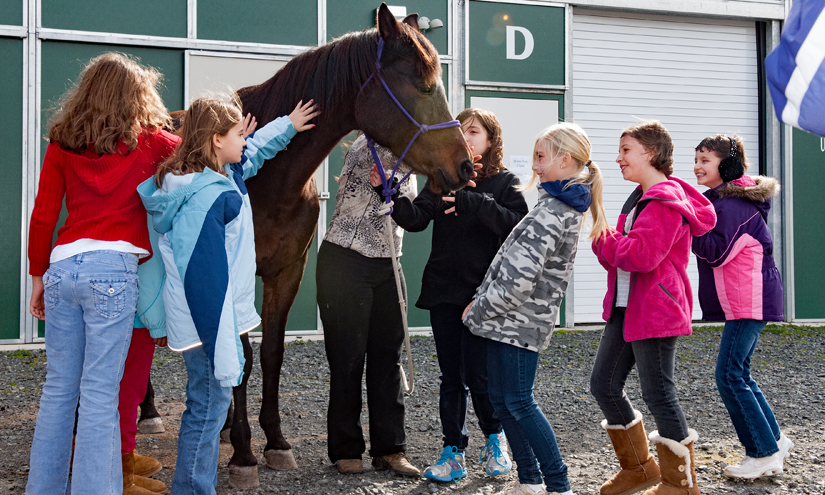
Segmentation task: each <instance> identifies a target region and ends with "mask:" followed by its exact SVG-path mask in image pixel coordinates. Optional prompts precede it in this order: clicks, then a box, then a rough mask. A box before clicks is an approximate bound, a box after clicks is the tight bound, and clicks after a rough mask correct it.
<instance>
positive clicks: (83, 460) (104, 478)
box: [26, 251, 138, 495]
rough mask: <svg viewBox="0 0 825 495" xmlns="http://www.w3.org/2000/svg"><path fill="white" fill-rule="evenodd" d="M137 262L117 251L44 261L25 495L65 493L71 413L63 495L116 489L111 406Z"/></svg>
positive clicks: (119, 484) (115, 422)
mask: <svg viewBox="0 0 825 495" xmlns="http://www.w3.org/2000/svg"><path fill="white" fill-rule="evenodd" d="M137 261H138V259H137V256H135V255H132V254H127V253H122V252H119V251H90V252H86V253H81V254H78V255H75V256H72V257H70V258H67V259H64V260H61V261H57V262H55V263H52V264H51V266H50V267H49V269H48V271H46V273H45V274H44V276H43V285H44V287H45V294H44V302H45V305H46V358H47V363H46V382H45V383H44V384H43V393H42V395H41V397H40V410H39V412H38V414H37V425H36V427H35V431H34V438H33V440H32V448H31V462H30V469H29V480H28V484H27V486H26V493H28V494H32V495H35V494H36V495H40V494H49V495H51V494H61V495H62V494H65V493H69V461H70V459H71V457H72V431H73V426H74V423H75V410H77V414H78V417H77V438H76V442H75V448H74V463H73V464H72V468H71V469H72V478H71V493H72V494H74V495H83V494H94V495H108V494H116V493H117V494H119V493H121V492H122V490H123V475H122V470H121V463H120V462H117V461H118V460H119V459H120V455H119V454H120V427H119V416H118V412H117V406H118V391H119V388H120V379H121V376H122V375H123V363H124V361H125V360H126V353H127V351H128V349H129V342H130V340H131V337H132V327H133V323H134V321H135V307H136V304H137V297H138V278H137ZM78 400H79V404H80V406H79V407H78Z"/></svg>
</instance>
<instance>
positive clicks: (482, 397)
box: [430, 304, 501, 451]
mask: <svg viewBox="0 0 825 495" xmlns="http://www.w3.org/2000/svg"><path fill="white" fill-rule="evenodd" d="M463 311H464V307H463V306H457V305H455V304H438V305H436V306H434V307H433V308H431V309H430V322H431V324H432V326H433V338H434V339H435V351H436V353H437V354H438V366H439V368H440V369H441V393H440V394H439V397H438V407H439V412H440V414H441V431H442V432H443V433H444V446H445V447H446V446H448V445H454V446H456V447H458V449H459V450H462V451H463V450H464V449H466V448H467V440H468V436H467V399H468V395H469V394H470V393H472V397H473V409H474V410H475V413H476V416H478V425H479V427H480V428H481V431H482V432H483V433H484V437H485V438H487V437H489V436H490V435H492V434H495V433H500V432H501V421H499V420H498V416H496V412H495V410H494V409H493V405H492V404H490V396H489V394H488V392H487V339H485V338H483V337H478V336H476V335H473V334H472V333H470V330H468V329H467V327H466V326H464V323H462V321H461V313H462V312H463Z"/></svg>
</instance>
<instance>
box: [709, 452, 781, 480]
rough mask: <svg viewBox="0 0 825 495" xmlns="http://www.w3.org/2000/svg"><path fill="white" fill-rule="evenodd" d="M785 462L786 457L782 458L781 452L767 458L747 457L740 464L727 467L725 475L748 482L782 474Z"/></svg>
mask: <svg viewBox="0 0 825 495" xmlns="http://www.w3.org/2000/svg"><path fill="white" fill-rule="evenodd" d="M783 460H784V457H782V455H781V451H780V452H777V453H775V454H773V455H769V456H767V457H759V458H754V457H750V456H745V457H743V458H742V460H741V461H739V464H734V465H732V466H728V467H726V468H725V470H724V471H723V474H724V475H725V476H727V477H728V478H744V479H748V480H752V479H756V478H759V477H762V476H772V475H774V474H781V473H782V465H783V462H782V461H783Z"/></svg>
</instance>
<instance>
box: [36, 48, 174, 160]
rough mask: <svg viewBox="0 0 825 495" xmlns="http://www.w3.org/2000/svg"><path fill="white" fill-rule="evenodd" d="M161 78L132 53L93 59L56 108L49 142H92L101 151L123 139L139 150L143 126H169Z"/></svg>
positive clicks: (74, 146)
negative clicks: (160, 90) (161, 88)
mask: <svg viewBox="0 0 825 495" xmlns="http://www.w3.org/2000/svg"><path fill="white" fill-rule="evenodd" d="M162 78H163V75H162V74H161V73H160V72H159V71H158V70H157V69H154V68H152V67H146V66H143V65H140V63H139V61H138V59H137V58H133V57H131V56H129V55H125V54H122V53H115V52H109V53H104V54H103V55H99V56H97V57H95V58H93V59H92V60H91V61H90V62H89V64H88V65H87V66H86V68H84V69H83V72H81V74H80V80H79V82H78V83H76V84H75V86H74V87H73V88H72V89H70V90H69V91H67V92H66V93H65V94H64V95H63V96H62V97H61V98H60V100H59V102H58V103H57V105H56V106H55V107H54V109H53V112H54V113H53V114H52V116H51V118H50V119H49V140H50V141H53V142H55V143H57V144H59V145H60V146H61V147H63V148H66V149H70V150H84V149H88V148H89V147H90V146H92V147H93V148H94V151H95V152H96V153H100V154H108V153H115V152H116V151H117V147H118V145H119V144H120V143H122V142H125V143H127V144H128V146H129V150H133V149H135V148H137V146H138V137H139V136H140V134H141V133H142V132H143V129H144V128H149V129H160V128H162V127H163V126H165V125H168V124H169V113H168V112H167V110H166V106H164V104H163V101H162V100H161V99H160V95H159V94H158V85H159V84H160V81H161V79H162Z"/></svg>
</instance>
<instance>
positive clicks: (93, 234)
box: [29, 130, 180, 276]
mask: <svg viewBox="0 0 825 495" xmlns="http://www.w3.org/2000/svg"><path fill="white" fill-rule="evenodd" d="M179 142H180V138H178V137H177V136H175V135H173V134H170V133H168V132H166V131H158V132H157V133H153V132H152V131H149V130H146V131H144V132H143V134H141V136H140V138H139V139H138V147H137V148H135V149H134V150H132V151H131V152H128V154H125V153H126V152H127V145H126V144H125V143H121V145H120V147H119V150H120V152H119V153H112V154H107V155H102V156H98V155H97V154H96V153H94V152H92V151H88V150H87V151H84V152H83V153H74V152H71V151H68V150H64V149H62V148H61V147H60V146H59V145H58V144H56V143H49V147H48V148H47V149H46V157H45V158H44V159H43V168H42V169H41V172H40V185H39V187H38V190H37V197H36V198H35V200H34V210H33V211H32V218H31V224H30V225H29V265H30V266H29V274H31V275H35V276H42V275H43V274H44V273H45V272H46V270H48V269H49V256H50V255H51V251H52V238H53V237H54V228H55V226H56V225H57V220H58V218H59V217H60V211H61V209H62V207H63V196H64V195H65V196H66V209H67V210H68V212H69V216H68V217H67V218H66V222H65V223H64V225H63V226H62V227H61V228H60V230H59V231H58V233H57V242H56V243H55V245H56V246H57V245H61V244H68V243H70V242H74V241H77V240H80V239H95V240H98V241H126V242H129V243H131V244H133V245H134V246H137V247H139V248H143V249H145V250H147V251H149V252H152V248H151V245H150V244H149V231H148V230H147V222H146V209H145V208H144V207H143V203H141V201H140V197H139V196H138V193H137V189H136V188H137V186H138V184H140V183H141V182H143V181H144V180H146V179H147V178H149V177H151V176H152V175H153V174H154V173H155V171H156V170H157V167H158V165H159V164H160V163H161V162H162V161H163V160H164V159H166V157H168V156H169V155H170V154H172V152H173V151H174V150H175V147H176V146H177V145H178V143H179Z"/></svg>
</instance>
